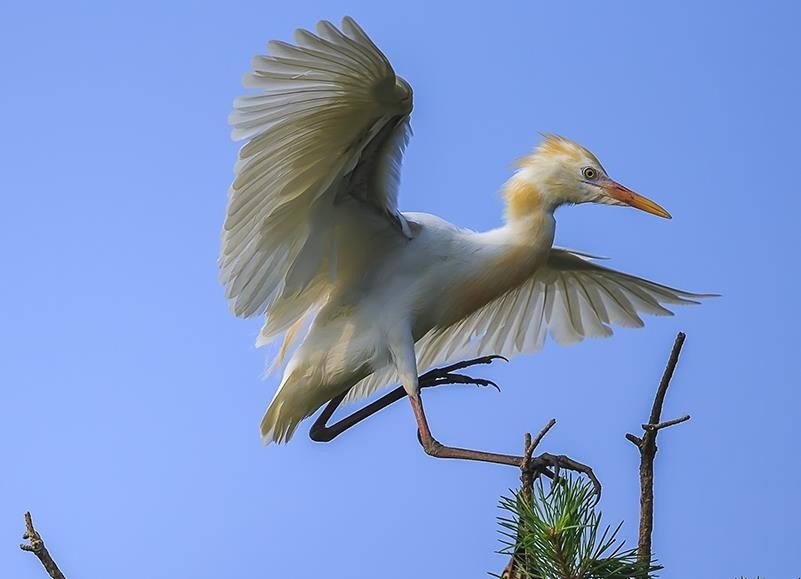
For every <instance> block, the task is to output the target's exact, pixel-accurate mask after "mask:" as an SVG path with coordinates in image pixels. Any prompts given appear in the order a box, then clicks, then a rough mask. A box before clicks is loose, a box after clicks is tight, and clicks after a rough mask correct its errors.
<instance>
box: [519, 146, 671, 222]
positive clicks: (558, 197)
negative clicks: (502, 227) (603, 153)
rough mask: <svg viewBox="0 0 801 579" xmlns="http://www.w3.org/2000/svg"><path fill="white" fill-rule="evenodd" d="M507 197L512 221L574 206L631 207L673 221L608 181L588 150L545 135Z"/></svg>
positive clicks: (522, 164)
mask: <svg viewBox="0 0 801 579" xmlns="http://www.w3.org/2000/svg"><path fill="white" fill-rule="evenodd" d="M518 166H519V170H518V171H517V173H515V175H514V176H513V177H512V178H511V179H510V180H509V182H508V183H507V184H506V188H505V191H504V196H505V198H506V202H507V213H508V216H509V217H510V218H515V217H521V216H523V215H525V214H527V213H530V212H532V211H535V210H537V209H538V208H543V207H545V208H547V209H551V210H553V209H556V208H557V207H559V206H560V205H564V204H575V203H588V202H592V203H602V204H604V205H628V206H630V207H636V208H637V209H641V210H643V211H646V212H648V213H652V214H654V215H658V216H659V217H664V218H666V219H670V213H668V212H667V211H665V209H663V208H662V207H660V206H659V205H657V204H656V203H654V202H653V201H651V200H650V199H647V198H645V197H643V196H642V195H638V194H637V193H635V192H634V191H632V190H631V189H628V188H626V187H624V186H623V185H621V184H620V183H617V182H616V181H613V180H612V179H610V178H609V176H608V175H607V174H606V171H605V170H604V168H603V166H602V165H601V162H600V161H598V158H597V157H596V156H595V155H593V154H592V153H591V152H590V151H589V150H588V149H586V148H584V147H582V146H581V145H579V144H578V143H574V142H573V141H571V140H569V139H565V138H564V137H560V136H557V135H545V137H544V139H543V141H542V142H541V143H540V144H539V146H538V147H537V148H536V149H535V150H534V152H533V153H532V154H530V155H528V156H526V157H524V158H523V159H521V160H520V162H519V163H518Z"/></svg>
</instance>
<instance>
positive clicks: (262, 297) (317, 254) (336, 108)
mask: <svg viewBox="0 0 801 579" xmlns="http://www.w3.org/2000/svg"><path fill="white" fill-rule="evenodd" d="M341 28H342V29H341V30H339V29H337V28H336V27H335V26H333V25H332V24H330V23H329V22H321V23H319V24H318V26H317V34H312V33H311V32H308V31H306V30H298V31H297V32H296V33H295V42H296V45H291V44H287V43H284V42H277V41H273V42H270V43H269V45H268V47H269V50H270V53H271V54H270V56H257V57H256V58H255V59H254V60H253V70H252V72H251V73H250V74H248V75H247V76H246V77H245V80H244V83H245V85H246V86H248V87H253V88H257V89H260V90H261V92H260V93H259V94H252V95H246V96H243V97H240V98H239V99H237V100H236V101H235V110H234V112H233V113H232V114H231V117H230V122H231V124H232V125H233V132H232V136H233V138H234V139H250V140H249V142H248V143H246V144H245V145H244V146H243V147H242V149H241V150H240V153H239V161H238V162H237V164H236V167H235V174H236V177H235V179H234V182H233V184H232V185H231V188H230V190H229V202H228V209H227V214H226V220H225V225H224V230H223V242H222V251H221V255H220V268H221V274H220V277H221V280H222V282H223V283H224V284H225V286H226V296H227V297H228V299H229V300H230V303H231V308H232V310H233V311H234V313H235V314H236V315H238V316H251V315H254V314H258V313H262V312H266V313H267V323H266V325H265V330H264V331H263V332H262V335H261V337H260V342H261V343H265V342H267V341H269V340H270V339H272V338H273V337H275V336H276V335H277V334H278V333H280V332H282V331H284V330H285V329H286V328H288V327H289V326H290V325H291V324H293V323H294V322H296V321H297V320H299V319H300V318H302V317H303V316H304V315H305V314H306V313H307V312H308V311H310V310H311V309H313V308H314V307H315V305H316V304H319V303H320V302H321V301H322V300H323V299H325V297H326V296H327V294H328V292H329V291H330V280H329V279H327V278H328V277H329V276H327V272H328V271H329V270H330V269H331V268H333V267H334V263H335V262H334V260H335V258H336V252H337V247H336V242H335V240H336V231H337V227H338V225H339V224H338V223H337V222H336V221H337V217H336V216H337V211H335V207H339V206H341V205H343V202H344V201H346V200H347V201H356V202H355V203H347V207H348V208H349V210H351V211H352V212H363V213H364V216H365V220H369V219H372V217H371V216H374V215H380V216H382V218H386V219H385V220H384V222H385V224H386V229H387V235H407V236H409V235H410V229H409V226H408V224H407V223H406V221H405V219H404V218H403V216H402V215H401V214H400V213H399V212H398V209H397V195H398V183H399V175H400V164H401V158H402V155H403V150H404V147H405V145H406V142H407V140H408V137H409V134H410V130H409V124H408V119H409V113H410V112H411V108H412V92H411V89H410V88H409V85H408V84H407V83H406V82H405V81H404V80H403V79H401V78H399V77H397V76H396V75H395V73H394V71H393V70H392V67H391V66H390V64H389V62H388V61H387V59H386V57H385V56H384V55H383V54H382V53H381V51H380V50H379V49H378V48H377V47H376V46H375V45H374V44H373V43H372V42H371V41H370V39H369V38H368V37H367V35H366V34H365V33H364V32H363V31H362V30H361V28H359V26H358V25H357V24H356V23H355V22H354V21H353V20H352V19H350V18H345V19H343V21H342V27H341ZM351 208H352V209H351ZM373 221H374V219H373ZM393 230H394V231H393Z"/></svg>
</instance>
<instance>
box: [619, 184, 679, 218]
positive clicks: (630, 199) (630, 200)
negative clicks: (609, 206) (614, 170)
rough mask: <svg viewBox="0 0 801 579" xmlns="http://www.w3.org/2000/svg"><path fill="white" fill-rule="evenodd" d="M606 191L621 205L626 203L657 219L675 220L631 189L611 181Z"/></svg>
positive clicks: (655, 204) (662, 208)
mask: <svg viewBox="0 0 801 579" xmlns="http://www.w3.org/2000/svg"><path fill="white" fill-rule="evenodd" d="M604 189H606V192H607V194H608V195H609V196H610V197H612V198H613V199H616V200H617V201H620V202H621V203H624V204H625V205H628V206H630V207H634V208H635V209H639V210H640V211H645V212H646V213H650V214H651V215H656V216H657V217H662V218H663V219H673V216H672V215H671V214H670V213H668V212H667V210H666V209H665V208H664V207H662V206H661V205H659V204H658V203H654V202H653V201H651V200H650V199H648V198H647V197H643V196H642V195H639V194H637V193H635V192H634V191H632V190H631V189H629V188H627V187H624V186H623V185H621V184H620V183H617V182H615V181H612V180H611V179H610V180H609V182H608V183H607V185H606V186H605V187H604Z"/></svg>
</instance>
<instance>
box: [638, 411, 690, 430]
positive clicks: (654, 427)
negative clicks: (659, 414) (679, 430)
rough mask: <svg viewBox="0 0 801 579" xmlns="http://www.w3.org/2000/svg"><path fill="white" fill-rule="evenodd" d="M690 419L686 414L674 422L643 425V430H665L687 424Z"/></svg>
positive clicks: (666, 421)
mask: <svg viewBox="0 0 801 579" xmlns="http://www.w3.org/2000/svg"><path fill="white" fill-rule="evenodd" d="M689 419H690V415H689V414H685V415H684V416H681V417H679V418H674V419H673V420H665V421H664V422H660V423H659V424H643V425H642V429H643V430H662V429H663V428H667V427H668V426H674V425H676V424H681V423H682V422H687V421H688V420H689Z"/></svg>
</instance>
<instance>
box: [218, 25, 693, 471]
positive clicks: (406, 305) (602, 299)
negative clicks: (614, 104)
mask: <svg viewBox="0 0 801 579" xmlns="http://www.w3.org/2000/svg"><path fill="white" fill-rule="evenodd" d="M294 40H295V44H288V43H285V42H279V41H272V42H270V43H269V44H268V49H269V52H270V55H269V56H257V57H256V58H254V60H253V70H252V72H250V73H249V74H248V75H247V76H246V77H245V80H244V83H245V86H247V87H252V88H255V89H258V92H256V93H254V94H248V95H246V96H242V97H240V98H239V99H237V100H236V102H235V110H234V112H233V113H232V115H231V117H230V122H231V124H232V126H233V138H234V139H247V143H246V144H245V145H244V146H243V147H242V149H241V150H240V153H239V160H238V162H237V164H236V168H235V173H236V176H235V179H234V182H233V184H232V185H231V188H230V191H229V202H228V208H227V215H226V219H225V225H224V232H223V242H222V252H221V257H220V267H221V279H222V282H223V283H224V284H225V286H226V296H227V298H228V299H229V300H230V304H231V307H232V310H233V312H234V313H235V314H236V315H237V316H242V317H247V316H254V315H262V314H263V315H264V316H265V323H264V326H263V328H262V330H261V332H260V335H259V338H258V341H257V345H264V344H267V343H269V342H272V341H273V340H276V339H279V338H281V337H282V336H283V344H282V345H281V347H280V352H279V353H278V355H277V356H276V361H275V362H274V365H275V366H280V364H281V363H282V360H283V357H284V355H285V354H286V353H287V352H290V351H291V352H292V354H291V357H290V358H289V361H288V362H287V364H286V367H285V369H284V372H283V378H282V380H281V383H280V386H279V387H278V391H277V392H276V394H275V397H274V398H273V400H272V402H271V404H270V406H269V408H268V409H267V412H266V414H265V416H264V419H263V420H262V423H261V435H262V437H263V440H264V442H265V443H269V442H273V441H275V442H284V441H287V440H289V439H290V438H291V437H292V434H293V433H294V431H295V429H296V428H297V426H298V424H299V423H300V422H301V421H302V420H303V419H305V418H307V417H309V416H311V415H312V414H313V413H314V412H315V411H317V410H318V409H319V408H320V407H322V406H323V405H324V404H326V403H328V407H327V408H326V409H325V411H324V412H323V415H322V416H321V417H320V418H321V419H320V420H318V423H317V424H316V425H315V428H314V429H313V432H312V434H313V438H316V439H318V440H327V439H330V438H331V437H332V436H331V433H326V427H325V426H324V425H325V421H326V420H327V419H328V418H329V417H330V416H331V414H332V413H333V411H334V409H335V408H336V406H337V405H338V404H339V403H340V402H342V401H343V400H354V399H358V398H362V397H366V396H368V395H370V394H371V393H373V392H374V391H376V390H377V389H378V388H380V387H382V386H384V385H386V384H392V383H400V384H401V385H402V388H399V389H398V390H397V391H396V393H393V394H391V395H389V399H388V400H384V401H383V402H381V403H380V404H379V406H381V407H383V406H385V405H386V404H388V403H389V402H392V401H394V400H397V399H400V398H402V397H403V396H404V395H408V397H409V399H410V401H411V405H412V409H413V411H414V415H415V418H416V421H417V427H418V435H419V438H420V442H421V443H422V445H423V447H424V449H425V450H426V452H428V453H429V454H432V455H434V456H440V457H449V458H465V459H472V460H489V461H491V462H498V463H503V464H515V465H517V464H519V457H512V456H508V455H499V454H493V453H484V452H479V451H472V450H467V449H459V448H452V447H446V446H443V445H441V444H440V443H438V442H437V441H436V440H435V439H434V437H433V436H432V435H431V431H430V430H429V426H428V423H427V421H426V417H425V413H424V411H423V405H422V401H421V397H420V388H421V387H424V386H431V385H435V384H438V383H446V382H460V381H462V382H465V381H467V382H473V381H474V380H473V379H471V378H470V377H467V376H464V375H461V374H458V373H456V372H455V371H456V370H458V369H460V368H464V367H466V366H468V365H471V364H473V363H478V362H489V361H491V359H492V358H493V357H494V356H490V355H497V356H498V357H500V356H502V357H506V358H510V357H512V356H514V355H516V354H519V353H523V352H534V351H536V350H538V349H539V348H541V347H542V345H543V342H544V340H545V336H546V333H548V332H549V331H550V333H551V335H552V336H553V338H554V339H555V340H556V341H557V342H560V343H573V342H578V341H580V340H582V339H584V338H585V337H605V336H609V335H611V334H612V329H611V328H610V324H618V325H621V326H642V325H643V322H642V320H641V319H640V317H639V316H638V313H641V312H644V313H648V314H654V315H670V314H671V312H670V311H669V310H667V309H666V308H665V307H664V306H663V305H662V304H688V303H698V302H696V301H694V299H693V298H698V297H705V295H704V294H692V293H689V292H685V291H682V290H677V289H673V288H670V287H667V286H664V285H660V284H657V283H654V282H651V281H647V280H645V279H641V278H638V277H634V276H632V275H628V274H625V273H621V272H617V271H614V270H611V269H607V268H605V267H601V266H599V265H597V264H595V263H594V262H593V260H592V257H591V256H589V255H587V254H584V253H580V252H577V251H572V250H568V249H560V248H556V247H553V246H552V244H553V240H554V230H555V221H554V211H555V210H556V208H557V207H559V206H561V205H568V204H576V203H587V202H594V203H603V204H607V205H626V206H631V207H636V208H638V209H641V210H643V211H646V212H648V213H652V214H654V215H658V216H659V217H664V218H668V219H669V218H670V215H669V214H668V212H667V211H665V210H664V209H663V208H662V207H660V206H659V205H657V204H656V203H654V202H653V201H650V200H649V199H646V198H645V197H642V196H640V195H638V194H636V193H634V192H633V191H631V190H630V189H627V188H626V187H624V186H622V185H620V184H619V183H616V182H615V181H613V180H612V179H611V178H610V177H609V176H608V175H607V173H606V171H605V170H604V168H603V166H602V165H601V163H600V162H599V161H598V159H597V158H596V157H595V155H593V154H592V153H591V152H590V151H589V150H587V149H586V148H584V147H582V146H581V145H579V144H577V143H574V142H572V141H570V140H568V139H566V138H563V137H560V136H556V135H546V136H545V137H544V140H543V141H542V142H541V143H540V145H539V146H538V147H537V148H536V149H535V150H534V151H533V153H531V154H530V155H528V156H527V157H525V158H523V159H522V160H521V161H520V162H519V164H518V168H517V171H516V172H515V173H514V175H513V176H512V177H511V178H510V179H509V181H508V182H507V183H506V184H505V185H504V187H503V190H502V194H503V200H504V201H505V203H506V212H505V222H504V224H503V225H502V226H500V227H498V228H497V229H493V230H491V231H486V232H482V233H476V232H474V231H470V230H467V229H463V228H460V227H458V226H456V225H452V224H451V223H448V222H447V221H445V220H443V219H440V218H439V217H436V216H434V215H429V214H426V213H401V212H400V211H399V210H398V206H397V200H398V185H399V178H400V166H401V157H402V154H403V151H404V148H405V146H406V143H407V141H408V139H409V136H410V134H411V130H410V125H409V116H410V113H411V111H412V89H411V87H410V86H409V84H408V83H407V82H406V81H405V80H404V79H402V78H401V77H399V76H397V75H396V74H395V72H394V71H393V69H392V67H391V66H390V64H389V62H388V60H387V58H386V57H385V56H384V54H383V53H382V52H381V51H380V50H379V49H378V47H376V45H375V44H373V42H372V41H371V40H370V38H368V37H367V35H366V34H365V33H364V31H363V30H362V29H361V28H360V27H359V26H358V25H357V24H356V22H354V21H353V20H352V19H351V18H347V17H346V18H344V19H343V21H342V25H341V28H339V29H338V28H336V27H335V26H334V25H332V24H331V23H329V22H320V23H319V24H318V25H317V34H313V33H311V32H309V31H306V30H298V31H296V33H295V37H294ZM301 335H303V336H305V337H304V338H303V339H302V340H299V339H298V338H299V337H300V336H301ZM477 356H478V357H481V358H479V359H478V360H472V361H470V362H465V363H461V364H456V365H453V366H450V367H447V368H442V369H440V370H432V371H431V372H429V373H428V374H424V375H423V376H421V377H419V378H418V375H419V372H418V370H426V369H428V368H432V367H435V366H437V365H441V364H443V363H446V362H449V361H454V360H463V359H465V358H471V357H477ZM479 382H482V381H479ZM483 383H487V382H486V381H484V382H483ZM374 404H375V403H374ZM376 408H377V407H375V406H373V407H372V408H367V409H365V412H363V414H362V417H363V416H364V415H366V414H369V413H372V412H373V411H375V409H376ZM357 414H359V413H357ZM358 418H359V417H358V416H357V419H358ZM352 422H355V421H352ZM345 427H347V425H346V426H345ZM342 429H344V428H340V430H339V431H341V430H342ZM336 433H338V432H336ZM336 433H334V434H336Z"/></svg>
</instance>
